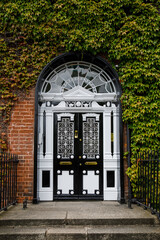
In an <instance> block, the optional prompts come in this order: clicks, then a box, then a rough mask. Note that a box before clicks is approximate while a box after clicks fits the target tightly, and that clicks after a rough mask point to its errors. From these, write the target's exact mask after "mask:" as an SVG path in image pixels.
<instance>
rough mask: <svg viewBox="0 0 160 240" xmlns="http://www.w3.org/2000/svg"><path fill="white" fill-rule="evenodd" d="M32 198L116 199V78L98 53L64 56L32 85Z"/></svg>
mask: <svg viewBox="0 0 160 240" xmlns="http://www.w3.org/2000/svg"><path fill="white" fill-rule="evenodd" d="M36 94H37V95H36V98H37V102H36V115H35V123H36V124H35V133H36V134H35V168H36V170H35V179H36V182H35V183H34V188H35V191H34V196H35V197H36V198H37V199H39V200H40V201H53V200H58V199H75V200H76V199H99V200H119V199H120V197H121V185H120V181H121V179H120V141H121V139H120V110H121V109H120V101H119V97H120V95H121V90H120V85H119V82H118V76H117V74H116V72H115V71H114V70H113V69H112V68H111V66H110V65H109V64H108V63H107V62H106V61H105V60H103V59H102V58H100V57H93V56H92V57H91V56H90V55H87V54H84V55H83V57H82V56H81V55H78V54H76V53H68V54H63V55H61V56H59V57H57V58H55V59H54V60H53V61H52V62H51V63H49V64H48V65H47V66H46V67H45V68H44V70H43V71H42V73H41V75H40V76H39V79H38V82H37V87H36Z"/></svg>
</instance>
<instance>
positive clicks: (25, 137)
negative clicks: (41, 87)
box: [8, 89, 35, 202]
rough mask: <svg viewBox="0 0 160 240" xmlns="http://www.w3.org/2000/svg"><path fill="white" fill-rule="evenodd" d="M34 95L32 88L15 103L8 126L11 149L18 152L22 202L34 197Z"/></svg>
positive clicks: (18, 187) (19, 197)
mask: <svg viewBox="0 0 160 240" xmlns="http://www.w3.org/2000/svg"><path fill="white" fill-rule="evenodd" d="M34 96H35V89H32V90H31V91H30V92H29V94H28V95H27V96H25V97H23V98H22V97H20V98H19V100H18V102H17V103H16V104H15V106H14V108H13V110H12V113H11V121H10V124H9V127H8V143H9V151H10V152H11V153H15V154H18V158H19V163H18V172H17V182H18V183H17V197H18V201H19V202H22V201H23V199H25V198H27V199H28V200H32V198H33V170H34V156H33V153H34Z"/></svg>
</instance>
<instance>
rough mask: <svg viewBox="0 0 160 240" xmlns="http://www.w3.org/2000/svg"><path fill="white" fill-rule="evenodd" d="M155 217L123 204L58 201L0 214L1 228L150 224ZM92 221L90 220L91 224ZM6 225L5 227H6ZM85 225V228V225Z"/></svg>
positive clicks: (21, 206) (20, 206)
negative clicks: (10, 225) (16, 226)
mask: <svg viewBox="0 0 160 240" xmlns="http://www.w3.org/2000/svg"><path fill="white" fill-rule="evenodd" d="M155 219H157V218H156V217H155V216H152V215H151V214H150V212H149V211H144V210H143V209H142V208H141V207H138V206H136V205H133V209H129V208H128V207H127V205H126V204H123V205H121V204H119V203H118V202H114V201H113V202H108V201H67V202H64V201H59V202H58V201H57V202H41V203H39V204H36V205H35V204H34V205H33V204H28V207H27V208H26V209H25V210H24V209H23V205H22V204H17V205H16V206H13V207H12V208H10V209H9V210H8V211H6V212H2V213H1V214H0V225H1V226H2V225H4V224H5V223H6V224H7V221H8V224H13V222H14V220H16V221H17V223H16V222H15V224H19V225H22V224H29V225H33V224H35V225H38V224H40V225H43V224H49V225H51V224H54V225H56V224H57V225H58V224H84V222H86V224H106V225H107V224H118V222H119V224H122V223H123V222H125V223H126V224H127V223H128V224H131V221H132V222H133V224H134V223H135V221H136V220H137V224H141V223H142V222H143V221H144V222H145V224H147V222H148V224H153V223H154V221H155ZM91 220H92V221H91ZM87 221H88V222H87ZM8 224H7V225H8ZM86 224H85V225H86Z"/></svg>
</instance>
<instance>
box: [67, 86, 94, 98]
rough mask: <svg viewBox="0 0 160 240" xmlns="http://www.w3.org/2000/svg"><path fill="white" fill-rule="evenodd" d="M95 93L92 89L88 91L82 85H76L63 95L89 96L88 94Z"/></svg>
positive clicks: (92, 94)
mask: <svg viewBox="0 0 160 240" xmlns="http://www.w3.org/2000/svg"><path fill="white" fill-rule="evenodd" d="M94 95H95V94H94V93H92V92H91V91H88V90H87V89H85V88H83V87H81V86H76V87H74V88H72V89H71V90H69V91H67V92H65V93H64V94H63V96H65V97H66V96H70V97H74V96H75V97H84V96H86V97H88V96H92V97H93V96H94Z"/></svg>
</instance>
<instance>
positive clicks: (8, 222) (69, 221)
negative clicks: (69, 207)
mask: <svg viewBox="0 0 160 240" xmlns="http://www.w3.org/2000/svg"><path fill="white" fill-rule="evenodd" d="M155 223H156V218H153V217H148V218H65V219H61V218H59V219H58V218H55V219H54V218H52V219H49V218H48V219H44V218H42V219H32V218H28V219H24V218H22V219H0V226H58V225H63V226H65V225H66V226H67V225H71V226H75V225H83V226H87V225H92V226H96V225H108V226H111V225H123V226H124V225H150V226H151V225H152V226H153V225H154V224H155Z"/></svg>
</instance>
